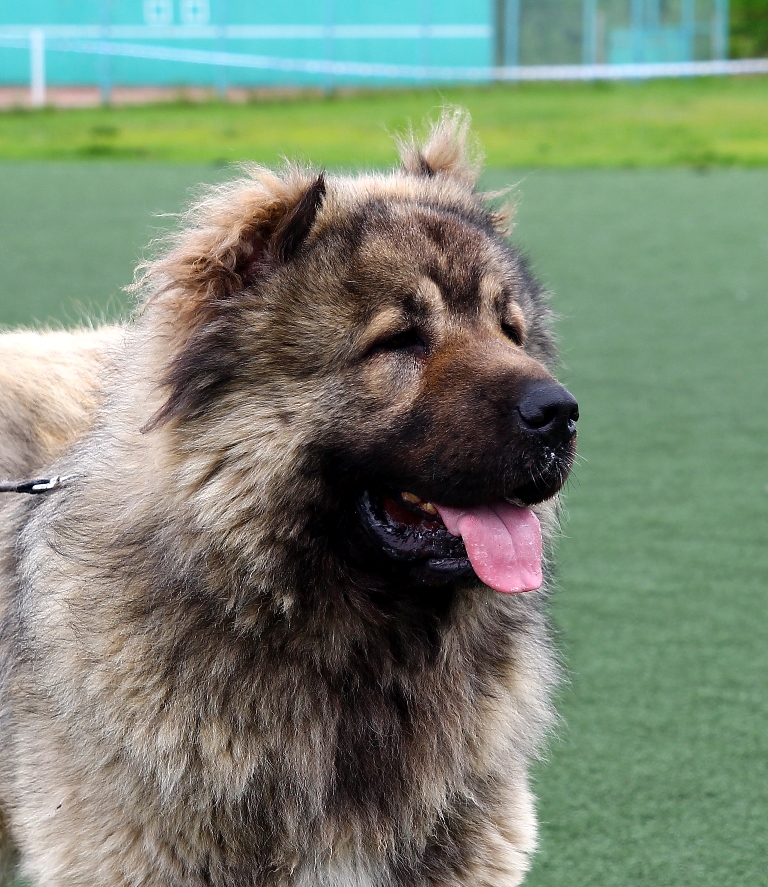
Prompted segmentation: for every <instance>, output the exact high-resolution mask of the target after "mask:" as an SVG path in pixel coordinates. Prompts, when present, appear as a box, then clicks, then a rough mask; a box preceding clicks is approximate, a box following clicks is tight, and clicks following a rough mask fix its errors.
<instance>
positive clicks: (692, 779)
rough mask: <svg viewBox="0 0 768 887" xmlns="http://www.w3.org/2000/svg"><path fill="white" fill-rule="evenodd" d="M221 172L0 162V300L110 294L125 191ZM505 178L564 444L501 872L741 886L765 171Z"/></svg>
mask: <svg viewBox="0 0 768 887" xmlns="http://www.w3.org/2000/svg"><path fill="white" fill-rule="evenodd" d="M596 94H597V93H596ZM606 95H608V96H610V95H611V93H610V92H609V93H606ZM173 113H176V111H174V112H173ZM178 113H179V114H181V113H182V112H181V111H179V112H178ZM184 113H188V114H190V115H192V114H193V113H196V111H194V110H193V109H187V110H186V111H184ZM243 113H245V112H243ZM413 114H414V117H418V116H419V115H420V112H417V111H416V110H414V111H413ZM475 114H476V117H477V116H480V117H481V119H482V115H478V114H477V111H475ZM373 116H374V115H373V113H371V118H372V117H373ZM18 119H19V120H22V118H21V117H19V118H18ZM32 119H33V118H32V117H27V118H23V122H24V125H28V124H29V121H30V120H32ZM40 119H42V118H40ZM2 125H4V123H3V124H2ZM14 125H15V124H14ZM301 137H302V138H304V137H306V138H310V136H309V135H306V136H301ZM297 138H299V137H297ZM492 156H493V154H492ZM265 157H266V159H268V156H267V154H265ZM328 162H330V160H329V161H328ZM221 174H222V173H221V171H217V170H215V169H213V168H212V167H210V166H207V167H206V166H200V167H195V166H174V165H159V164H154V165H153V164H145V165H134V164H118V163H106V162H101V163H91V164H76V163H59V164H49V163H23V164H21V163H19V164H16V163H5V164H0V267H2V269H3V276H2V278H0V321H2V322H6V323H11V322H13V323H20V322H24V321H29V320H30V319H31V318H32V317H35V318H37V319H38V320H42V321H45V320H50V319H57V320H63V321H65V322H69V321H72V320H73V319H77V318H78V317H81V316H82V313H83V310H84V309H85V310H86V311H90V312H92V313H93V312H96V313H98V312H99V311H101V310H102V308H101V306H103V305H105V304H107V302H111V305H112V310H117V309H118V308H119V307H120V304H121V303H120V299H121V296H120V291H119V286H120V285H121V284H124V283H127V282H129V281H130V270H131V266H132V263H133V262H134V260H135V259H136V257H137V256H138V255H139V253H140V251H141V248H142V245H143V244H144V243H145V241H146V240H147V239H148V237H149V236H150V235H151V232H152V230H153V229H155V228H157V227H158V226H162V225H164V224H168V223H169V220H168V219H157V218H153V217H152V216H150V212H157V211H161V210H164V211H173V210H176V209H178V208H179V206H180V205H181V203H182V202H183V199H184V195H185V193H186V190H187V189H188V188H189V187H190V186H191V185H193V184H194V183H196V182H198V181H200V180H203V179H208V180H211V179H212V178H215V177H218V176H220V175H221ZM520 180H521V183H520V187H519V191H520V194H521V195H522V199H521V203H520V210H519V226H518V230H517V239H518V240H519V241H520V242H521V243H522V244H523V245H524V246H525V247H526V248H527V249H528V250H529V251H530V253H531V255H532V257H533V259H534V263H535V266H536V267H537V268H538V270H539V273H540V275H541V276H542V277H543V278H544V280H545V281H546V282H547V283H548V284H549V285H550V286H551V287H552V289H553V291H554V304H555V307H556V309H557V310H558V312H559V313H560V315H561V320H560V323H559V332H560V335H561V338H562V344H563V356H564V365H565V367H564V371H563V377H564V380H565V381H566V382H567V384H568V385H569V387H570V388H571V390H572V391H573V392H574V393H575V394H576V395H577V396H578V398H579V401H580V405H581V412H582V418H581V420H580V423H579V425H580V450H581V453H582V455H583V457H584V461H583V462H582V464H581V465H580V466H579V467H578V469H577V471H576V477H575V480H574V481H573V482H572V483H571V484H570V488H569V490H568V511H569V520H568V522H567V525H566V527H565V536H564V538H563V540H562V543H561V546H560V558H559V561H560V589H559V590H558V593H557V595H556V598H555V601H554V615H555V619H556V621H557V624H558V627H559V629H560V630H561V633H562V637H561V644H562V648H563V650H564V654H565V658H566V661H567V663H568V666H569V669H570V684H569V686H568V687H566V688H565V690H564V691H563V694H562V702H561V710H562V712H563V715H564V723H565V726H564V727H563V729H562V730H561V733H560V735H559V736H558V737H557V738H556V739H555V741H554V742H553V743H552V746H551V753H550V760H549V762H548V763H547V764H546V766H544V767H542V768H540V771H539V773H538V777H537V793H538V795H539V798H540V813H541V818H542V823H543V825H542V850H541V853H540V855H539V857H538V859H537V862H536V866H535V868H534V871H533V873H532V875H531V877H530V879H529V881H528V882H526V883H527V885H529V887H574V885H589V887H650V885H653V887H746V885H749V887H757V885H761V884H765V883H766V874H765V872H766V866H765V861H766V849H765V840H766V839H765V835H766V832H767V831H768V695H767V694H766V690H765V687H766V676H767V675H768V643H767V642H766V605H767V604H768V600H767V599H768V535H767V534H768V530H767V528H768V457H767V454H766V442H767V441H768V409H766V405H767V404H768V347H766V330H768V212H766V207H768V171H763V170H739V169H733V170H716V171H711V172H708V173H707V172H701V171H700V172H696V171H686V170H644V171H634V172H628V171H621V170H615V171H595V170H592V171H589V170H587V171H576V170H565V171H557V170H548V171H539V172H536V173H519V172H510V171H494V172H492V173H489V174H488V176H487V178H486V183H487V184H488V185H490V186H494V187H495V186H499V185H502V184H508V183H510V182H515V181H520Z"/></svg>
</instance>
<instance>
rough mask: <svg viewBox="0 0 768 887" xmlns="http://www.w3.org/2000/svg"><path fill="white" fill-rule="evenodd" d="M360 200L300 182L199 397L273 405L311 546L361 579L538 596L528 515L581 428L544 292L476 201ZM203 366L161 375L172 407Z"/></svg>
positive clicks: (370, 192) (534, 532)
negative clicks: (297, 460)
mask: <svg viewBox="0 0 768 887" xmlns="http://www.w3.org/2000/svg"><path fill="white" fill-rule="evenodd" d="M360 191H361V192H362V193H361V194H356V193H354V196H352V197H350V194H349V187H348V185H347V184H346V183H340V184H336V183H334V181H333V180H331V181H330V182H326V181H325V180H324V179H323V178H319V179H317V180H315V181H314V182H312V183H310V184H308V185H307V186H306V188H305V189H304V191H303V193H302V194H301V195H300V196H299V197H298V198H297V200H296V201H295V205H296V208H295V209H294V210H293V211H292V213H290V214H289V215H288V216H287V217H286V218H284V219H282V220H281V223H280V224H281V225H282V230H281V231H280V232H279V237H280V238H281V240H279V241H276V240H275V238H274V236H273V237H272V240H270V241H267V240H266V239H264V240H263V241H261V240H260V241H258V243H257V245H256V246H255V247H253V248H252V249H251V250H250V251H249V256H248V260H247V261H246V262H243V263H241V267H240V268H239V269H238V270H239V278H240V280H241V282H242V283H241V287H240V289H239V291H238V292H237V293H235V294H234V295H233V296H230V297H228V303H227V304H228V305H230V308H228V309H227V311H225V312H224V313H223V314H222V315H221V316H220V317H219V318H217V319H216V321H215V322H214V324H213V326H214V327H216V329H217V333H216V337H215V338H216V341H217V342H218V345H217V346H216V347H217V348H218V349H219V352H221V351H222V349H223V350H225V351H226V353H225V354H223V355H222V354H221V353H219V355H218V357H217V358H215V359H214V360H213V363H215V362H216V361H217V360H218V362H219V364H220V368H219V371H220V373H221V379H220V380H219V382H216V383H215V384H214V383H211V384H209V385H208V388H209V389H210V390H213V391H215V392H216V397H217V398H218V400H219V402H220V403H222V402H223V403H226V401H227V397H228V396H232V395H231V394H228V393H229V392H236V397H237V402H238V410H239V412H240V413H242V404H243V402H244V401H245V402H246V403H247V402H248V400H249V399H250V400H251V401H252V408H253V415H254V416H257V415H263V412H264V401H265V399H268V400H269V401H270V402H271V403H272V405H273V407H274V414H275V415H278V416H279V419H280V424H281V426H282V429H283V431H284V433H285V434H287V435H293V436H294V439H300V440H301V442H302V444H301V446H302V450H303V453H304V458H303V460H302V463H301V464H302V465H303V468H302V472H303V474H304V475H305V488H306V490H307V491H308V490H310V489H311V490H313V491H314V492H313V494H312V496H311V497H310V496H309V493H306V494H305V493H301V494H300V498H302V499H306V500H309V499H310V498H312V506H311V509H310V511H311V513H312V517H311V520H312V521H313V522H314V526H315V535H316V536H324V537H325V538H326V541H327V542H328V543H329V545H330V547H331V548H332V549H333V551H334V554H335V555H336V556H337V557H338V558H340V559H341V560H343V561H347V562H348V563H349V565H350V566H352V567H354V568H355V569H356V570H358V571H360V570H362V571H363V572H366V573H370V574H373V575H375V576H376V577H378V578H379V579H381V578H383V579H385V580H386V579H387V578H391V579H393V580H395V581H397V582H399V583H402V582H403V581H405V582H408V581H413V582H416V583H429V584H432V585H435V584H437V585H439V584H445V583H454V582H457V581H460V582H466V581H467V578H470V579H472V580H474V574H475V573H476V574H477V575H479V576H480V578H482V579H483V580H484V581H485V582H486V583H487V584H489V585H492V586H493V587H495V588H498V589H499V590H501V591H524V590H528V589H529V588H535V587H537V585H538V584H539V583H540V581H541V576H540V559H541V539H540V535H539V531H538V522H537V521H536V517H535V516H534V515H533V514H532V512H531V511H530V510H529V508H528V506H531V505H535V504H537V503H540V502H542V501H544V500H547V499H550V498H551V497H553V496H554V495H555V494H556V493H557V492H558V490H559V489H560V488H561V486H562V485H563V483H564V482H565V480H566V478H567V476H568V473H569V471H570V468H571V465H572V462H573V459H574V454H575V438H576V424H575V423H576V420H577V418H578V411H577V406H576V401H575V400H574V398H573V397H572V396H571V395H570V394H569V393H568V391H566V389H565V388H563V387H562V386H561V385H559V384H558V383H557V382H556V381H555V380H554V378H553V377H552V375H551V373H550V370H549V369H548V365H549V364H551V361H552V350H553V349H552V341H551V337H550V332H549V329H548V320H549V316H548V312H547V309H546V307H545V304H544V302H543V298H542V294H541V291H540V289H539V288H538V287H537V285H536V284H535V283H534V282H533V280H532V279H531V277H530V275H529V273H528V272H527V270H526V267H525V264H524V262H523V261H522V260H521V259H520V257H519V256H518V255H517V254H516V253H515V252H514V251H513V250H512V249H511V248H510V247H509V246H508V244H507V243H506V242H505V240H504V238H503V236H502V235H501V234H500V232H499V231H498V225H496V224H495V222H494V217H493V216H492V215H491V214H490V213H489V212H487V211H486V210H485V209H484V208H483V207H482V204H481V202H480V200H479V198H477V197H474V196H473V197H472V198H471V199H468V198H466V196H464V197H462V199H455V198H452V196H451V195H452V192H451V189H450V188H448V189H447V190H446V187H445V185H444V184H440V183H439V182H438V183H432V182H431V181H430V180H429V179H427V180H425V181H420V182H419V183H417V184H413V185H411V186H410V187H408V186H406V185H404V184H403V182H402V181H401V180H397V182H396V184H395V185H393V184H391V183H390V184H388V185H382V184H379V185H376V184H375V182H374V183H368V184H367V185H366V186H364V187H361V188H360ZM232 305H234V306H235V308H234V309H232V308H231V306H232ZM221 317H224V318H225V321H224V322H223V323H222V321H221ZM217 323H218V326H216V324H217ZM188 350H189V349H188ZM203 352H204V349H203V348H202V346H201V347H198V349H197V351H195V349H194V348H192V349H191V356H190V357H189V358H188V359H187V360H185V361H183V362H182V364H181V365H180V366H177V368H176V376H175V380H176V381H175V385H176V387H175V389H174V391H175V392H177V400H178V402H179V403H181V404H182V406H183V401H184V397H185V396H186V395H185V392H189V390H190V389H192V390H193V391H194V390H198V391H200V390H203V387H204V386H202V387H201V385H200V384H198V385H197V387H196V388H195V385H193V384H191V382H190V380H191V379H194V377H195V376H196V375H199V373H200V367H201V366H202V367H205V366H206V363H207V364H211V357H210V354H208V355H207V356H206V354H204V353H203ZM221 366H225V367H226V370H225V371H222V370H221ZM209 369H210V366H209ZM170 381H171V383H173V379H171V380H170ZM205 409H206V410H210V409H211V404H210V403H208V404H207V405H206V406H205ZM177 411H178V410H177ZM182 412H183V410H182ZM188 412H190V411H189V410H188ZM191 413H192V414H193V416H194V414H195V410H192V411H191ZM199 413H200V409H199V408H197V414H199ZM217 421H218V422H224V423H226V422H227V418H226V416H225V415H219V417H218V418H217ZM241 446H242V444H241ZM257 449H258V448H256V449H255V451H254V452H253V453H252V458H253V460H254V463H256V462H258V460H259V459H260V458H261V454H260V453H259V452H258V451H257ZM318 491H319V492H318ZM298 504H299V503H294V506H295V507H298ZM537 571H539V572H538V574H537Z"/></svg>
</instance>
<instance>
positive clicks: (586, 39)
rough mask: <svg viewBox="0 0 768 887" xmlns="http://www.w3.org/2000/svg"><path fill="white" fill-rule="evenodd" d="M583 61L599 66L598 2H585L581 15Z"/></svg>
mask: <svg viewBox="0 0 768 887" xmlns="http://www.w3.org/2000/svg"><path fill="white" fill-rule="evenodd" d="M581 61H582V62H583V64H585V65H595V64H597V0H584V5H583V8H582V15H581Z"/></svg>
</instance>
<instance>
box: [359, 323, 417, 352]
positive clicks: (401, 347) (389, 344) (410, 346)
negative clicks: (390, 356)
mask: <svg viewBox="0 0 768 887" xmlns="http://www.w3.org/2000/svg"><path fill="white" fill-rule="evenodd" d="M381 351H402V352H406V353H408V354H413V355H415V356H417V357H420V356H421V355H423V354H426V353H427V343H426V342H425V341H424V338H423V336H422V335H421V333H419V331H418V330H414V329H411V330H404V331H403V332H401V333H395V334H394V335H393V336H388V337H387V338H386V339H381V340H380V341H378V342H377V343H376V344H375V345H374V346H373V348H371V350H370V352H369V353H371V354H374V353H376V352H381Z"/></svg>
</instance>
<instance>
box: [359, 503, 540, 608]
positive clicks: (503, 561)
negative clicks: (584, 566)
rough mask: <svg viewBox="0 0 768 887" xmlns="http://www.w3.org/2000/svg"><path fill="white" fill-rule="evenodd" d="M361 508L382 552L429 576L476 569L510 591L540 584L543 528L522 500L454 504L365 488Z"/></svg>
mask: <svg viewBox="0 0 768 887" xmlns="http://www.w3.org/2000/svg"><path fill="white" fill-rule="evenodd" d="M358 510H359V513H360V519H361V522H362V524H363V526H364V527H365V528H366V529H367V530H368V532H369V534H370V535H372V536H373V538H374V539H375V541H376V542H377V543H378V544H379V546H380V547H381V549H382V550H383V551H384V553H385V554H386V555H387V556H388V557H390V558H392V559H393V560H395V561H400V562H404V563H408V564H409V565H410V566H412V567H413V568H415V570H416V573H417V574H418V575H420V576H421V577H422V578H423V579H425V580H427V581H433V582H434V581H441V580H442V581H448V580H450V579H453V578H459V577H464V576H471V575H472V574H473V573H474V574H475V575H477V577H478V578H479V579H480V580H481V581H483V582H484V583H485V584H486V585H489V586H490V587H491V588H494V589H496V591H500V592H504V593H507V594H513V593H517V592H523V591H533V590H535V589H537V588H539V587H540V586H541V582H542V570H541V551H542V545H541V528H540V526H539V521H538V518H537V517H536V515H535V514H534V513H533V512H532V511H531V509H530V508H527V507H525V506H524V505H522V504H517V503H513V502H509V501H507V500H503V499H502V500H498V501H495V502H489V503H485V504H482V505H477V506H472V507H466V508H453V507H449V506H447V505H440V504H438V503H436V502H427V501H424V500H423V499H421V498H420V497H418V496H416V495H415V494H413V493H409V492H392V491H384V492H380V493H373V492H371V491H366V492H365V493H364V494H363V495H362V497H361V498H360V501H359V506H358Z"/></svg>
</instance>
